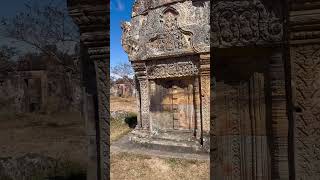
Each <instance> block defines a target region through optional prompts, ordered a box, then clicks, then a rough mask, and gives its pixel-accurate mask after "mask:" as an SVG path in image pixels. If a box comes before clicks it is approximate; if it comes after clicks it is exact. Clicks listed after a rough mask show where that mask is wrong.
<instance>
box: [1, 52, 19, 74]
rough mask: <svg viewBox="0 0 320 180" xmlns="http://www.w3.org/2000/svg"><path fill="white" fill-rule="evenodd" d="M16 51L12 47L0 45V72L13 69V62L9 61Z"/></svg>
mask: <svg viewBox="0 0 320 180" xmlns="http://www.w3.org/2000/svg"><path fill="white" fill-rule="evenodd" d="M17 53H18V51H17V49H16V48H14V47H8V46H1V47H0V72H1V73H6V72H8V71H12V70H14V69H15V63H14V62H13V61H11V59H12V57H13V56H15V55H16V54H17Z"/></svg>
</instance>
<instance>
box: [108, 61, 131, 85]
mask: <svg viewBox="0 0 320 180" xmlns="http://www.w3.org/2000/svg"><path fill="white" fill-rule="evenodd" d="M111 76H115V77H113V79H115V78H121V79H123V80H124V81H126V82H127V83H130V84H131V85H132V86H134V81H132V79H133V76H134V72H133V69H132V67H131V65H130V64H129V63H121V64H118V65H116V66H114V67H112V68H111Z"/></svg>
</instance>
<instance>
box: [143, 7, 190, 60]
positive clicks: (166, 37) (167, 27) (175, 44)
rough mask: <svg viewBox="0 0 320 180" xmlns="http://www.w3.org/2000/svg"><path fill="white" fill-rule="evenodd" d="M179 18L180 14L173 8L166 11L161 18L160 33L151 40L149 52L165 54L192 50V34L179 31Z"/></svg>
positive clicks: (148, 46) (148, 45)
mask: <svg viewBox="0 0 320 180" xmlns="http://www.w3.org/2000/svg"><path fill="white" fill-rule="evenodd" d="M178 16H179V13H178V12H177V11H176V10H175V9H173V8H171V7H169V8H167V9H165V10H164V12H163V14H162V15H161V16H160V23H161V26H162V28H161V29H160V32H159V33H157V34H155V36H154V37H152V38H151V39H150V40H149V42H148V43H147V50H151V51H158V53H159V54H165V53H167V52H172V51H181V50H188V49H191V43H190V40H191V38H190V37H191V33H190V32H187V31H183V30H181V29H179V27H178V22H177V21H178V18H177V17H178Z"/></svg>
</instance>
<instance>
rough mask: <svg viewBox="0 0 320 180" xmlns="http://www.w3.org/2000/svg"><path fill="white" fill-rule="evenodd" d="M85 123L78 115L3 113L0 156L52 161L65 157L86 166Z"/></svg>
mask: <svg viewBox="0 0 320 180" xmlns="http://www.w3.org/2000/svg"><path fill="white" fill-rule="evenodd" d="M86 140H87V139H86V131H85V122H84V120H83V119H82V118H81V116H80V114H79V113H57V114H54V115H45V114H36V113H23V114H15V113H6V115H4V113H2V114H0V141H1V144H0V154H1V156H3V157H5V156H9V157H15V156H18V155H22V154H26V153H37V154H45V155H48V156H50V157H53V158H57V157H60V156H61V155H66V156H68V157H69V158H70V160H72V161H74V162H78V163H80V164H84V165H85V164H86V159H85V158H84V157H86V154H87V147H86V143H87V142H86Z"/></svg>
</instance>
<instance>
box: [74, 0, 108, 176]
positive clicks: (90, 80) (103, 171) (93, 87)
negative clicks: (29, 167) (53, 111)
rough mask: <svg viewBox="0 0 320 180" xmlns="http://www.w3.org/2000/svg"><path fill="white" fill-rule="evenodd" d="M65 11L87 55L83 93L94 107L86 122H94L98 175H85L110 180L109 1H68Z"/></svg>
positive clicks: (83, 67) (83, 68)
mask: <svg viewBox="0 0 320 180" xmlns="http://www.w3.org/2000/svg"><path fill="white" fill-rule="evenodd" d="M68 8H69V13H70V15H71V16H72V17H73V19H74V21H75V22H76V24H77V25H78V26H79V28H80V32H81V37H80V38H81V44H82V45H83V46H84V48H83V49H82V51H85V52H81V53H82V56H83V55H84V53H85V54H87V55H88V56H87V57H81V61H82V81H83V84H84V86H85V88H86V93H88V94H89V95H92V100H93V103H87V105H89V106H93V111H94V116H93V117H92V116H89V117H88V118H94V121H95V122H96V123H95V124H96V126H95V128H96V137H97V138H96V140H97V144H98V145H97V146H96V147H95V149H96V152H97V159H96V161H97V162H96V165H97V171H96V172H92V171H88V174H90V175H89V176H90V177H94V178H96V179H99V180H107V179H109V178H110V172H109V171H110V167H109V160H110V157H109V154H110V139H109V135H110V132H109V125H110V118H109V115H110V113H109V93H110V87H109V86H110V81H109V69H110V67H109V17H108V16H109V1H105V0H96V1H88V0H68ZM87 97H90V96H87ZM88 102H90V101H88ZM90 104H91V105H90ZM87 109H89V108H87ZM89 169H90V168H89ZM89 169H88V170H89ZM95 173H96V177H95ZM91 175H92V176H91Z"/></svg>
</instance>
